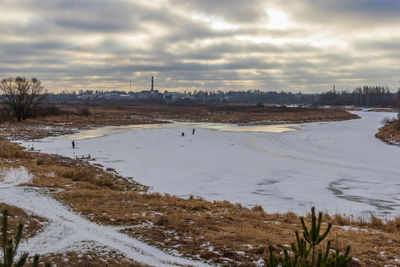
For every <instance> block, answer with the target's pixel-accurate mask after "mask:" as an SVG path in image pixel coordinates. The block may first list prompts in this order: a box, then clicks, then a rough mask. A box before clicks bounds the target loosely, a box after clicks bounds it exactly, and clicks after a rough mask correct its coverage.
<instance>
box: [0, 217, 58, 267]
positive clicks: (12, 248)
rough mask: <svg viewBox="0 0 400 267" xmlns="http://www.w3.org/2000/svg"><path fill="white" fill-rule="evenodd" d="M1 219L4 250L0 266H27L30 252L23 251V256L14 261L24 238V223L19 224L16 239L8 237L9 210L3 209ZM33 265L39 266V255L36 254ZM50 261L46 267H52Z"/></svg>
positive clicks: (2, 246)
mask: <svg viewBox="0 0 400 267" xmlns="http://www.w3.org/2000/svg"><path fill="white" fill-rule="evenodd" d="M2 215H3V217H2V219H1V234H2V238H1V248H2V250H3V259H2V260H1V262H0V267H23V266H25V263H26V260H27V258H28V253H23V254H22V255H21V257H20V258H19V259H18V260H17V261H16V262H15V263H14V260H15V256H16V255H17V251H18V246H19V243H20V242H21V238H22V230H23V228H24V225H23V224H22V223H19V224H18V228H17V233H16V235H15V238H14V240H13V239H12V238H9V237H8V211H7V210H3V211H2ZM32 266H33V267H39V255H35V257H34V259H33V265H32ZM50 266H51V264H50V263H46V264H45V267H50Z"/></svg>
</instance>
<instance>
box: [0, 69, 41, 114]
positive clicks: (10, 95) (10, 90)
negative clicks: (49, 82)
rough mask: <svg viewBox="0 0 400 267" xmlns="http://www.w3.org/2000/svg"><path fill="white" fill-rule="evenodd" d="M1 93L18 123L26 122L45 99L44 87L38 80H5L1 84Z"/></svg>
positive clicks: (20, 78)
mask: <svg viewBox="0 0 400 267" xmlns="http://www.w3.org/2000/svg"><path fill="white" fill-rule="evenodd" d="M0 91H1V92H2V93H3V94H4V95H5V97H6V99H7V104H8V105H9V106H10V108H11V110H12V111H13V112H14V114H15V116H16V117H17V119H18V121H21V120H25V119H26V118H27V117H28V116H29V115H30V114H31V112H32V110H33V109H34V108H35V107H36V105H37V104H38V103H40V102H41V101H42V100H43V99H44V98H45V94H44V89H43V86H41V82H40V81H39V80H38V79H36V78H32V79H30V80H29V79H26V78H25V77H16V78H7V79H3V80H2V81H1V83H0Z"/></svg>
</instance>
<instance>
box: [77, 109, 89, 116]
mask: <svg viewBox="0 0 400 267" xmlns="http://www.w3.org/2000/svg"><path fill="white" fill-rule="evenodd" d="M77 114H78V116H85V117H88V116H91V115H92V113H91V112H90V110H89V108H79V109H78V112H77Z"/></svg>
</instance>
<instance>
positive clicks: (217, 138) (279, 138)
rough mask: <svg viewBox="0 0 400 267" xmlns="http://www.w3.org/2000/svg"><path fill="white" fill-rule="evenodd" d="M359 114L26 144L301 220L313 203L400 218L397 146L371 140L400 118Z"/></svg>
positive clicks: (113, 130) (110, 131)
mask: <svg viewBox="0 0 400 267" xmlns="http://www.w3.org/2000/svg"><path fill="white" fill-rule="evenodd" d="M355 113H356V114H357V115H359V116H360V117H361V119H358V120H351V121H342V122H329V123H321V124H308V125H292V126H284V127H276V126H268V127H269V128H268V127H264V126H263V127H258V126H256V127H253V128H252V127H236V126H232V125H221V124H204V123H199V124H196V123H173V124H168V125H152V126H149V125H147V126H130V127H104V128H101V129H99V130H96V131H87V132H82V133H80V134H78V135H74V136H68V137H56V138H54V137H53V138H46V139H43V140H42V141H41V142H35V143H32V142H28V143H24V145H25V146H31V145H32V144H33V145H34V147H35V149H40V150H41V151H43V152H46V153H54V154H60V155H64V156H69V157H74V156H81V155H87V154H90V155H91V156H92V157H94V158H96V161H97V162H98V163H101V164H103V165H104V166H105V167H111V168H114V169H116V170H117V171H118V172H119V173H120V174H121V175H123V176H126V177H134V178H135V180H137V181H138V182H140V183H142V184H144V185H148V186H150V187H151V189H152V191H155V192H163V193H169V194H174V195H178V196H182V197H188V196H189V195H190V194H192V195H194V196H201V197H204V198H206V199H208V200H229V201H231V202H239V203H242V204H244V205H245V206H248V207H252V206H254V205H262V206H263V207H264V209H265V210H266V211H268V212H285V211H294V212H296V213H298V214H304V213H305V212H308V211H309V208H310V207H311V206H313V205H314V206H316V207H317V208H318V209H320V210H324V211H327V212H329V213H342V214H350V213H351V214H354V215H356V216H365V217H368V216H369V214H370V213H373V214H375V215H377V216H380V217H392V216H400V206H399V205H400V164H399V163H400V147H396V146H390V145H387V144H385V143H383V142H382V141H380V140H378V139H376V138H375V137H374V135H375V133H376V132H377V130H378V128H379V127H381V126H382V125H381V120H382V119H383V118H384V117H386V116H388V117H394V116H395V115H396V114H394V113H383V112H362V111H360V112H355ZM193 128H196V131H195V134H194V135H192V129H193ZM295 129H297V131H296V130H295ZM182 132H184V133H185V136H183V137H182V136H181V133H182ZM72 139H75V142H76V145H77V147H76V148H75V149H74V150H73V149H72V147H71V141H72Z"/></svg>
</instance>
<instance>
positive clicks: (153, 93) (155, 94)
mask: <svg viewBox="0 0 400 267" xmlns="http://www.w3.org/2000/svg"><path fill="white" fill-rule="evenodd" d="M161 98H162V94H161V93H160V92H159V91H158V90H154V77H153V76H151V87H150V91H141V92H137V93H135V99H138V100H146V99H161Z"/></svg>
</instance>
